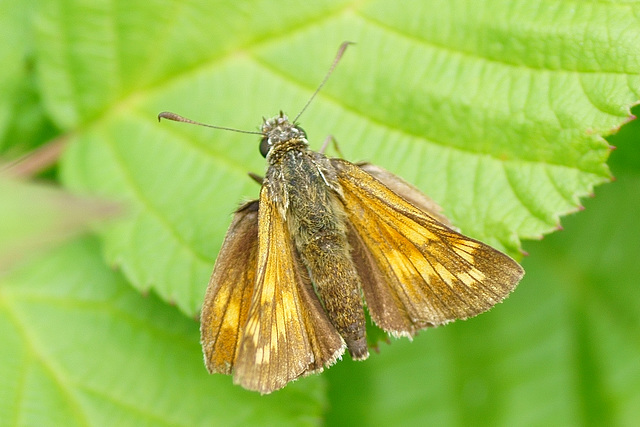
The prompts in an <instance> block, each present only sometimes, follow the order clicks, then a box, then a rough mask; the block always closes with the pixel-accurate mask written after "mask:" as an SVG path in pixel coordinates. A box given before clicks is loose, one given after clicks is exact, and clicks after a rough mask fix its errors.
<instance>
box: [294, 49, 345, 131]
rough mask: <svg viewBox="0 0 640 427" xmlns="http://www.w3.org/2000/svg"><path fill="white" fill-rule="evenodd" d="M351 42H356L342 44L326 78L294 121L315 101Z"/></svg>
mask: <svg viewBox="0 0 640 427" xmlns="http://www.w3.org/2000/svg"><path fill="white" fill-rule="evenodd" d="M350 44H355V43H354V42H343V43H342V44H341V45H340V48H339V49H338V53H337V54H336V57H335V58H334V60H333V62H332V63H331V67H329V71H327V74H326V75H325V76H324V79H322V82H320V84H319V85H318V88H317V89H316V91H315V92H313V95H311V98H309V100H308V101H307V103H306V104H304V107H302V110H300V112H299V113H298V115H297V116H296V118H295V119H293V122H292V123H296V122H297V121H298V119H299V118H300V116H301V115H302V113H304V111H305V110H306V109H307V107H308V106H309V104H311V101H313V98H315V97H316V95H317V94H318V92H320V89H322V86H324V84H325V83H326V82H327V80H329V77H330V76H331V74H332V73H333V70H335V68H336V66H337V65H338V62H340V58H342V55H343V54H344V51H345V50H347V47H348V46H349V45H350Z"/></svg>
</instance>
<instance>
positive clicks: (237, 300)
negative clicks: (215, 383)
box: [200, 200, 258, 374]
mask: <svg viewBox="0 0 640 427" xmlns="http://www.w3.org/2000/svg"><path fill="white" fill-rule="evenodd" d="M257 261H258V201H257V200H254V201H251V202H249V203H246V204H245V205H243V206H242V207H240V208H239V209H238V210H237V211H236V213H235V215H234V217H233V222H232V223H231V225H230V226H229V231H227V235H226V237H225V239H224V243H223V244H222V248H221V249H220V253H219V254H218V258H217V260H216V264H215V267H214V269H213V274H212V275H211V280H210V281H209V286H208V287H207V293H206V296H205V299H204V305H203V307H202V313H201V315H200V321H201V327H200V334H201V343H202V349H203V352H204V356H205V364H206V366H207V369H208V370H209V372H211V373H214V372H218V373H222V374H230V373H231V370H232V368H233V365H234V363H235V358H236V355H237V352H238V344H239V341H240V337H241V336H242V330H243V328H244V324H245V323H246V321H247V315H248V312H249V305H250V302H251V295H252V293H253V288H254V285H255V281H256V279H255V278H256V270H257Z"/></svg>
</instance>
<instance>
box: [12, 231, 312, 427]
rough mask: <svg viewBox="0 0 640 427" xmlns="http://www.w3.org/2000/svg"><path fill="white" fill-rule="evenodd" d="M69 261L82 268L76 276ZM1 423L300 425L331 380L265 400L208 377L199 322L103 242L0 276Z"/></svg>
mask: <svg viewBox="0 0 640 427" xmlns="http://www.w3.org/2000/svg"><path fill="white" fill-rule="evenodd" d="M70 267H72V268H73V270H72V271H73V273H72V274H70ZM0 295H1V298H0V348H2V349H3V350H2V352H0V359H1V360H0V378H2V384H1V385H0V395H1V396H2V399H0V415H1V416H0V425H37V426H60V425H64V426H73V425H80V426H86V425H97V426H107V425H118V426H141V425H153V426H156V425H167V426H168V425H172V426H175V425H183V426H195V425H257V424H259V425H278V426H280V425H301V424H312V423H313V422H314V421H316V422H317V420H318V419H319V416H320V413H321V410H322V408H323V402H324V397H323V393H322V387H318V386H319V385H320V384H319V383H320V382H321V381H322V379H321V378H320V377H317V376H316V377H313V378H309V379H307V380H302V381H299V382H297V383H295V384H293V385H292V386H290V387H288V388H287V389H286V390H285V391H283V392H281V393H277V394H274V395H271V396H266V397H261V396H260V395H257V394H255V393H251V392H248V391H245V390H243V389H241V388H239V387H237V386H234V385H232V383H231V380H230V378H229V377H224V376H216V377H210V376H209V375H207V373H206V370H205V368H204V366H203V364H202V356H201V353H200V346H199V344H198V326H197V324H196V322H194V321H193V320H190V319H187V318H185V317H184V316H183V315H181V314H180V313H179V312H178V311H177V310H176V309H175V308H172V307H169V306H167V305H166V304H164V303H162V302H161V301H160V300H159V299H158V298H156V297H154V296H150V297H148V298H143V297H141V296H140V295H139V294H138V293H137V292H134V291H133V290H131V288H130V287H129V286H128V285H127V284H126V282H125V281H124V280H123V279H122V277H121V276H120V275H119V274H117V273H115V272H113V271H111V270H110V269H109V268H107V267H106V266H105V265H104V263H103V261H102V260H101V257H100V255H99V251H98V244H97V242H96V241H95V240H94V239H88V240H82V241H77V242H74V243H73V244H70V245H67V246H65V247H64V248H61V249H57V250H55V251H52V253H51V254H50V255H49V256H47V257H46V258H43V259H41V260H39V261H38V262H35V263H33V264H31V265H30V266H29V267H28V268H25V269H22V270H21V271H15V272H14V274H12V275H11V276H10V277H7V278H4V279H0Z"/></svg>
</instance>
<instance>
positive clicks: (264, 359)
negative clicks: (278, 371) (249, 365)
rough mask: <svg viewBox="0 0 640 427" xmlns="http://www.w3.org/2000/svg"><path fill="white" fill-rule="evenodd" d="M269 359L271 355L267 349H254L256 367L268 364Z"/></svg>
mask: <svg viewBox="0 0 640 427" xmlns="http://www.w3.org/2000/svg"><path fill="white" fill-rule="evenodd" d="M270 358H271V353H270V350H269V348H268V347H258V348H256V365H262V364H265V363H269V359H270Z"/></svg>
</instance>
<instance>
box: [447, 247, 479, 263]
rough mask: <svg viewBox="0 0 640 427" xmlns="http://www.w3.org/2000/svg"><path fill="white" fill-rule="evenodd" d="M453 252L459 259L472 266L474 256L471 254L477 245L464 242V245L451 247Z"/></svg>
mask: <svg viewBox="0 0 640 427" xmlns="http://www.w3.org/2000/svg"><path fill="white" fill-rule="evenodd" d="M452 247H453V251H454V252H455V253H456V254H458V256H460V258H462V259H464V260H465V261H467V262H468V263H469V264H472V265H473V264H474V256H473V253H474V252H475V249H476V248H477V247H478V244H477V243H475V242H471V241H466V242H464V245H455V244H454V245H453V246H452Z"/></svg>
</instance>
